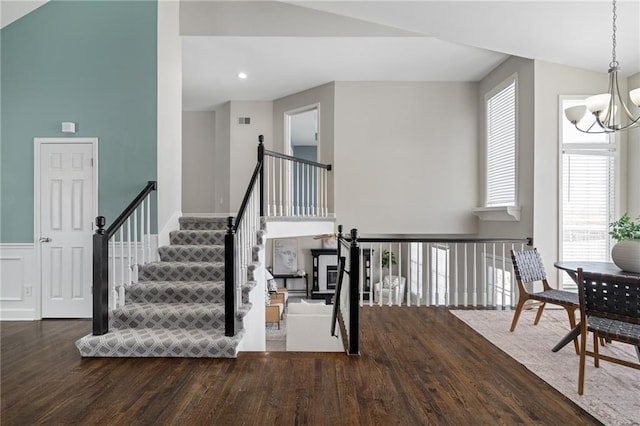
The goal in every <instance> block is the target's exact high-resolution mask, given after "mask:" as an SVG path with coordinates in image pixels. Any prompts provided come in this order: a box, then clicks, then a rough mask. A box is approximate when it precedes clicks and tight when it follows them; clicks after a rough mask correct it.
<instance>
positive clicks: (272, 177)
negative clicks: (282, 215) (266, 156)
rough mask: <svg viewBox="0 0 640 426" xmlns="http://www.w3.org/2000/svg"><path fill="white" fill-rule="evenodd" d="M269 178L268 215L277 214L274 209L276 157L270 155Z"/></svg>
mask: <svg viewBox="0 0 640 426" xmlns="http://www.w3.org/2000/svg"><path fill="white" fill-rule="evenodd" d="M269 175H270V180H271V207H272V209H271V211H270V214H269V215H270V216H271V215H273V216H277V215H278V214H277V210H276V158H275V157H271V170H270V171H269Z"/></svg>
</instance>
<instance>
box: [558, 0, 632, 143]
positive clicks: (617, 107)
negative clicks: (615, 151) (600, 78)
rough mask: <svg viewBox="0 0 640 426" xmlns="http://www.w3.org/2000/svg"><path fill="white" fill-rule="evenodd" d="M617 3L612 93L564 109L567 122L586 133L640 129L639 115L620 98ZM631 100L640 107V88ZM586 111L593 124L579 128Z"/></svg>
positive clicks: (611, 76) (630, 97) (611, 75)
mask: <svg viewBox="0 0 640 426" xmlns="http://www.w3.org/2000/svg"><path fill="white" fill-rule="evenodd" d="M617 17H618V16H617V15H616V0H613V36H612V41H613V50H612V59H611V62H610V63H609V91H608V92H607V93H603V94H600V95H595V96H591V97H588V98H587V99H586V100H585V103H586V105H577V106H573V107H570V108H567V109H565V110H564V114H565V116H566V117H567V120H569V121H570V122H571V124H573V125H574V126H575V127H576V129H578V130H579V131H581V132H583V133H612V132H615V131H618V130H627V129H632V128H636V127H640V115H638V116H637V117H634V116H633V114H631V112H630V111H629V108H627V104H626V103H625V102H624V100H623V99H622V97H621V96H620V88H619V87H618V71H619V70H620V64H619V62H618V61H617V59H616V29H617V28H616V18H617ZM629 99H631V102H633V103H634V104H635V105H636V106H638V107H640V88H637V89H634V90H631V91H630V92H629ZM587 110H589V112H591V114H593V116H594V120H593V123H591V125H590V126H589V127H587V128H580V127H578V123H580V121H581V120H582V119H583V118H584V116H585V115H586V113H587ZM621 116H625V117H626V118H625V120H626V121H627V123H626V124H623V122H622V119H621Z"/></svg>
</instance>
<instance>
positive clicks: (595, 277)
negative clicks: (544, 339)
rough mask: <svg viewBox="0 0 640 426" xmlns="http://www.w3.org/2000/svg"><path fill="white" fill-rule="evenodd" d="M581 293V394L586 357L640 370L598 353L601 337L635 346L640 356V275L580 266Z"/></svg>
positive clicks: (627, 362) (624, 361)
mask: <svg viewBox="0 0 640 426" xmlns="http://www.w3.org/2000/svg"><path fill="white" fill-rule="evenodd" d="M577 284H578V292H579V293H580V321H581V322H580V348H581V350H580V367H579V368H580V370H579V374H578V394H580V395H582V393H583V391H584V370H585V359H586V356H587V355H589V356H592V357H593V358H594V365H595V366H596V368H597V367H600V360H601V359H602V360H604V361H609V362H613V363H616V364H620V365H624V366H627V367H631V368H635V369H638V370H640V363H635V362H631V361H627V360H623V359H619V358H614V357H611V356H607V355H601V354H600V353H599V352H598V337H601V338H604V339H606V340H615V341H619V342H623V343H628V344H631V345H634V346H635V347H636V351H637V353H638V354H639V355H640V349H639V348H640V278H630V277H626V278H625V277H619V276H614V275H606V274H598V273H595V272H584V271H583V270H582V268H579V269H578V278H577ZM589 332H592V333H593V352H591V351H587V345H586V343H587V333H589Z"/></svg>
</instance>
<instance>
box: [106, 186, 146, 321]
mask: <svg viewBox="0 0 640 426" xmlns="http://www.w3.org/2000/svg"><path fill="white" fill-rule="evenodd" d="M150 197H151V194H148V195H147V196H146V198H145V199H144V200H143V201H142V203H140V205H139V206H138V207H137V208H136V209H135V210H134V211H133V213H132V214H131V215H130V216H129V217H128V218H127V219H126V220H125V221H124V223H123V224H122V225H121V226H120V227H119V228H116V229H115V232H114V233H113V236H112V237H111V238H110V239H109V257H110V262H109V288H110V291H109V294H110V295H111V296H110V300H109V306H110V309H115V308H117V307H121V306H124V304H125V289H126V288H127V287H128V286H130V285H131V284H133V283H135V282H137V281H138V268H139V265H144V264H145V263H148V262H151V261H152V260H153V259H154V258H155V255H154V254H153V253H152V251H151V238H150V235H151V224H150V219H151V215H150V212H149V211H150V202H151V200H150ZM138 223H140V226H138Z"/></svg>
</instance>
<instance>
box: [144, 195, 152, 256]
mask: <svg viewBox="0 0 640 426" xmlns="http://www.w3.org/2000/svg"><path fill="white" fill-rule="evenodd" d="M145 202H146V203H147V253H148V258H149V262H151V260H152V259H151V197H150V196H148V195H147V198H146V199H145Z"/></svg>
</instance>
